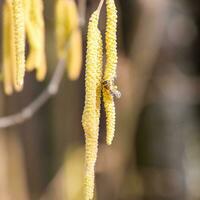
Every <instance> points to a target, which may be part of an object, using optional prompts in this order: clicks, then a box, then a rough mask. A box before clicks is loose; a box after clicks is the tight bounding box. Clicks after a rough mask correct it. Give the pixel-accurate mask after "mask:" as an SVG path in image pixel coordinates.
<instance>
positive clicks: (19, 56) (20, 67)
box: [12, 0, 25, 87]
mask: <svg viewBox="0 0 200 200" xmlns="http://www.w3.org/2000/svg"><path fill="white" fill-rule="evenodd" d="M12 10H13V21H14V23H13V26H14V35H15V37H14V45H15V52H16V84H17V85H18V86H19V87H23V83H24V75H25V19H24V8H23V2H22V0H12Z"/></svg>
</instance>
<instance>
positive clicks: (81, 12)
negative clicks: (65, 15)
mask: <svg viewBox="0 0 200 200" xmlns="http://www.w3.org/2000/svg"><path fill="white" fill-rule="evenodd" d="M78 9H79V16H80V18H79V23H80V27H83V26H84V25H85V13H86V0H79V1H78Z"/></svg>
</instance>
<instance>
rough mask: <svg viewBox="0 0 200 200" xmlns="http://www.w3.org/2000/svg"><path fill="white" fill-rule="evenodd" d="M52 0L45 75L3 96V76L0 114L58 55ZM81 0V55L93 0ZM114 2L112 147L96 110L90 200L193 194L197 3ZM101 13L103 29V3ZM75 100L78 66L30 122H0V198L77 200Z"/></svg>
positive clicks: (79, 154) (196, 187)
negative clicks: (97, 120)
mask: <svg viewBox="0 0 200 200" xmlns="http://www.w3.org/2000/svg"><path fill="white" fill-rule="evenodd" d="M55 2H56V1H55V0H45V1H44V4H45V21H46V52H47V59H48V77H47V79H46V80H45V81H44V82H42V83H38V82H36V80H35V76H34V72H33V73H27V74H26V80H25V89H24V91H23V92H22V93H20V94H15V95H13V96H11V97H8V96H5V95H4V94H3V88H2V84H1V90H0V115H1V116H6V115H9V114H12V113H16V112H18V111H20V110H21V109H22V108H23V107H24V106H26V105H27V104H29V103H30V102H31V101H33V99H35V98H36V97H37V96H38V95H39V94H40V93H41V92H42V91H43V90H44V88H45V87H46V86H47V85H48V83H49V79H50V77H51V76H52V73H53V70H54V68H55V66H56V63H57V58H56V56H55V55H56V52H55V50H56V48H55V32H54V31H55V29H54V26H55V24H54V22H55V21H54V19H55V18H54V8H55ZM84 2H85V6H86V7H85V8H86V17H85V24H83V26H82V31H83V49H84V51H83V52H84V54H85V45H86V31H87V22H88V18H89V16H90V14H91V13H92V12H93V10H94V9H95V8H96V7H97V4H98V1H97V0H87V1H83V0H79V1H77V3H78V4H79V5H81V4H84ZM2 3H3V1H2V0H0V14H1V13H2V12H1V9H2ZM116 3H117V7H118V15H119V22H118V42H119V45H118V46H119V64H118V72H117V74H118V77H117V84H118V87H119V89H120V90H121V92H122V97H121V99H119V100H116V106H117V117H116V120H117V121H116V136H115V139H114V143H113V145H112V146H107V145H106V144H105V113H104V110H103V109H102V117H101V127H100V139H99V153H98V161H97V165H96V189H95V193H96V194H95V199H97V200H199V199H200V157H199V156H200V123H199V122H200V67H199V65H200V1H199V0H151V1H149V0H116ZM79 8H82V6H79ZM81 12H82V11H81ZM82 14H83V13H82ZM0 19H2V15H1V16H0ZM100 19H101V21H100V28H101V30H102V32H105V6H104V8H103V11H102V14H101V18H100ZM0 23H2V20H0ZM0 30H1V28H0ZM0 32H1V33H2V30H1V31H0ZM1 33H0V34H1ZM0 44H2V41H1V42H0ZM1 51H2V49H1ZM83 56H85V55H83ZM83 104H84V66H83V70H82V72H81V76H80V78H79V79H78V80H77V81H70V80H69V79H68V78H67V74H66V75H65V76H64V78H63V80H62V83H61V85H60V88H59V92H58V94H57V95H56V96H55V97H53V98H52V99H51V100H50V101H48V103H46V104H45V105H44V106H43V107H42V108H41V109H40V110H39V112H37V113H36V114H35V115H34V116H33V117H32V118H31V119H30V120H28V121H26V122H24V123H23V124H20V125H17V126H12V127H9V128H6V129H0V199H1V200H82V199H83V170H84V133H83V129H82V127H81V115H82V111H83Z"/></svg>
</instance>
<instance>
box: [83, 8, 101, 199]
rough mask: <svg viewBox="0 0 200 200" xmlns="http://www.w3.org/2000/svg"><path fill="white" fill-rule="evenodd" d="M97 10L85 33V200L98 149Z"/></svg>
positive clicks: (89, 196)
mask: <svg viewBox="0 0 200 200" xmlns="http://www.w3.org/2000/svg"><path fill="white" fill-rule="evenodd" d="M98 20H99V10H97V11H95V12H94V13H93V14H92V16H91V17H90V21H89V25H88V33H87V55H86V72H85V73H86V74H85V90H86V91H85V106H84V111H83V116H82V125H83V129H84V132H85V146H86V152H85V154H86V155H85V162H86V171H85V200H89V199H92V198H93V193H94V179H95V172H94V168H95V163H96V159H97V150H98V134H99V117H100V98H101V76H102V39H101V33H100V31H99V29H98Z"/></svg>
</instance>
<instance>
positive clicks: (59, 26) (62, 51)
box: [55, 0, 82, 80]
mask: <svg viewBox="0 0 200 200" xmlns="http://www.w3.org/2000/svg"><path fill="white" fill-rule="evenodd" d="M55 13H56V14H55V15H56V42H57V51H58V57H59V59H66V69H67V72H68V77H69V78H70V79H71V80H76V79H77V78H78V77H79V75H80V71H81V66H82V34H81V30H80V28H79V15H78V11H77V6H76V3H75V1H74V0H57V3H56V10H55Z"/></svg>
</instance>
